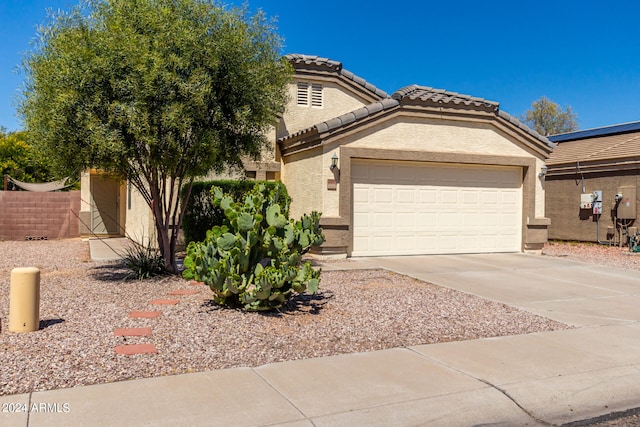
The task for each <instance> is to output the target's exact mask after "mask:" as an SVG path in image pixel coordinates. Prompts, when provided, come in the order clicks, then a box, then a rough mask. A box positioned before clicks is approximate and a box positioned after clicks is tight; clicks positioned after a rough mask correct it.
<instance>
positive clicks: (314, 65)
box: [285, 53, 389, 99]
mask: <svg viewBox="0 0 640 427" xmlns="http://www.w3.org/2000/svg"><path fill="white" fill-rule="evenodd" d="M285 58H287V59H288V60H289V61H290V62H291V64H293V66H294V67H295V68H296V69H311V70H320V71H325V72H333V73H336V74H338V75H340V76H342V77H343V78H345V79H347V80H351V81H353V82H354V83H356V84H358V85H360V86H362V87H364V88H365V89H367V90H368V91H369V92H372V93H374V94H375V95H376V96H377V97H379V98H380V99H383V98H388V97H389V94H387V92H385V91H383V90H382V89H379V88H377V87H375V86H374V85H372V84H371V83H369V82H367V81H366V80H365V79H363V78H361V77H358V76H356V75H355V74H353V73H352V72H351V71H348V70H345V69H343V68H342V62H338V61H334V60H331V59H329V58H322V57H320V56H316V55H302V54H299V53H290V54H288V55H286V56H285Z"/></svg>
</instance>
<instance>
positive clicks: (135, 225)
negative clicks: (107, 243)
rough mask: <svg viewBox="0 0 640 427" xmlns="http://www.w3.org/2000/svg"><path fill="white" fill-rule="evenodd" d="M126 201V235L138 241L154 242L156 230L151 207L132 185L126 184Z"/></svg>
mask: <svg viewBox="0 0 640 427" xmlns="http://www.w3.org/2000/svg"><path fill="white" fill-rule="evenodd" d="M126 192H127V202H126V215H125V217H126V225H125V229H126V230H127V237H129V238H131V239H132V240H135V241H136V242H138V243H142V244H148V243H150V242H152V243H154V244H155V242H156V240H157V239H156V232H155V228H154V224H153V215H152V214H151V209H149V206H147V203H146V202H145V201H144V198H143V197H142V195H141V194H140V192H139V191H138V190H136V188H135V187H134V186H132V185H131V186H130V187H129V186H128V187H127V189H126Z"/></svg>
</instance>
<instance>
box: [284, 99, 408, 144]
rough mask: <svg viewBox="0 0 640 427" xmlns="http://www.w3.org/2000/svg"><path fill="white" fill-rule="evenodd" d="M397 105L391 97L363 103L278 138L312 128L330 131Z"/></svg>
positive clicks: (287, 137)
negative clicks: (361, 105) (352, 109)
mask: <svg viewBox="0 0 640 427" xmlns="http://www.w3.org/2000/svg"><path fill="white" fill-rule="evenodd" d="M398 105H399V102H398V101H397V100H395V99H392V98H385V99H383V100H382V101H378V102H374V103H372V104H369V105H365V106H364V107H361V108H358V109H357V110H354V111H351V112H349V113H346V114H342V115H341V116H338V117H335V118H333V119H330V120H327V121H324V122H322V123H319V124H317V125H315V126H311V127H310V128H307V129H303V130H300V131H298V132H296V133H293V134H291V135H287V136H285V137H283V138H280V139H279V141H286V140H287V139H291V138H293V137H296V136H299V135H302V134H305V133H308V132H311V131H313V130H317V131H318V132H319V133H324V132H330V131H332V130H334V129H337V128H339V127H342V126H346V125H348V124H351V123H354V122H355V121H357V120H360V119H363V118H365V117H368V116H370V115H373V114H375V113H379V112H381V111H385V110H389V109H391V108H394V107H397V106H398Z"/></svg>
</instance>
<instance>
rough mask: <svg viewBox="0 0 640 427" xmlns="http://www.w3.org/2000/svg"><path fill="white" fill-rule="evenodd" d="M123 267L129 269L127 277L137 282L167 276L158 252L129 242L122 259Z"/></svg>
mask: <svg viewBox="0 0 640 427" xmlns="http://www.w3.org/2000/svg"><path fill="white" fill-rule="evenodd" d="M122 260H123V261H124V265H125V267H127V268H128V269H129V277H132V278H134V279H138V280H144V279H149V278H151V277H156V276H162V275H165V274H167V271H166V270H165V268H164V261H163V259H162V254H160V251H159V250H158V249H156V248H155V247H152V246H151V245H149V244H147V245H142V244H140V243H137V242H134V241H133V240H132V241H130V242H129V245H128V246H127V248H126V250H125V253H124V255H123V257H122Z"/></svg>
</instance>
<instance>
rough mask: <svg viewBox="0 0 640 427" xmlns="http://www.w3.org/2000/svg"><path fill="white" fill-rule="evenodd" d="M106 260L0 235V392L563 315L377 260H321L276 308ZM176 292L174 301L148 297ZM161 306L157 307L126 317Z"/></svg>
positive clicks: (364, 347)
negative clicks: (30, 314) (21, 309)
mask: <svg viewBox="0 0 640 427" xmlns="http://www.w3.org/2000/svg"><path fill="white" fill-rule="evenodd" d="M23 266H36V267H38V268H40V269H41V302H40V319H41V325H40V326H41V327H40V330H39V331H37V332H33V333H22V334H17V333H12V332H9V331H8V318H9V284H10V272H11V270H12V269H13V268H15V267H23ZM125 275H126V270H124V269H123V268H122V267H121V266H120V265H118V264H114V263H95V262H92V261H90V257H89V249H88V244H87V242H83V241H82V240H80V239H72V240H61V241H39V242H0V285H1V286H2V287H1V290H2V291H1V292H0V321H1V322H2V332H1V333H0V366H2V369H1V370H0V395H10V394H16V393H24V392H30V391H40V390H49V389H57V388H66V387H73V386H78V385H88V384H96V383H105V382H113V381H122V380H128V379H136V378H145V377H152V376H162V375H172V374H179V373H186V372H195V371H203V370H211V369H221V368H229V367H240V366H247V367H254V366H259V365H262V364H265V363H271V362H278V361H284V360H294V359H303V358H310V357H318V356H328V355H335V354H342V353H351V352H362V351H372V350H379V349H386V348H393V347H401V346H410V345H417V344H426V343H436V342H445V341H456V340H467V339H476V338H482V337H492V336H502V335H513V334H526V333H531V332H537V331H547V330H555V329H562V328H566V327H567V326H566V325H563V324H560V323H557V322H554V321H552V320H549V319H546V318H543V317H539V316H536V315H533V314H531V313H527V312H524V311H521V310H518V309H515V308H512V307H509V306H507V305H504V304H499V303H496V302H492V301H488V300H484V299H481V298H478V297H475V296H471V295H467V294H464V293H460V292H457V291H454V290H450V289H446V288H441V287H438V286H434V285H431V284H428V283H424V282H421V281H418V280H415V279H412V278H409V277H406V276H402V275H399V274H394V273H390V272H386V271H384V270H358V271H325V272H323V273H322V282H321V289H320V292H319V293H318V294H317V295H313V296H311V295H300V296H298V297H296V298H295V299H294V300H292V301H290V303H289V304H288V305H287V306H286V307H283V308H282V309H281V310H280V311H279V312H275V313H270V314H261V313H244V312H241V311H239V310H233V309H226V308H221V307H219V306H216V305H215V304H213V303H212V302H211V300H210V291H209V290H208V288H206V287H204V286H201V287H199V289H201V290H202V292H200V293H199V294H196V295H190V296H180V297H170V296H168V293H169V292H170V291H174V290H178V289H193V288H197V287H194V286H193V285H189V284H188V282H187V281H185V280H182V279H181V278H178V277H164V278H159V279H156V280H147V281H135V280H126V279H125ZM159 298H176V299H179V300H180V302H179V303H178V304H177V305H175V306H162V307H158V306H152V305H150V304H149V302H150V301H152V300H154V299H159ZM135 310H161V311H162V312H163V314H162V315H161V316H160V317H159V318H156V319H130V318H128V317H127V316H128V314H129V313H130V312H131V311H135ZM134 327H151V328H152V331H153V335H152V336H151V337H116V336H114V334H113V331H114V329H116V328H134ZM128 343H136V344H142V343H152V344H154V345H155V346H156V347H157V348H158V351H159V353H158V354H142V355H134V356H123V355H117V354H116V353H115V350H114V349H115V347H116V346H118V345H122V344H128Z"/></svg>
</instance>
